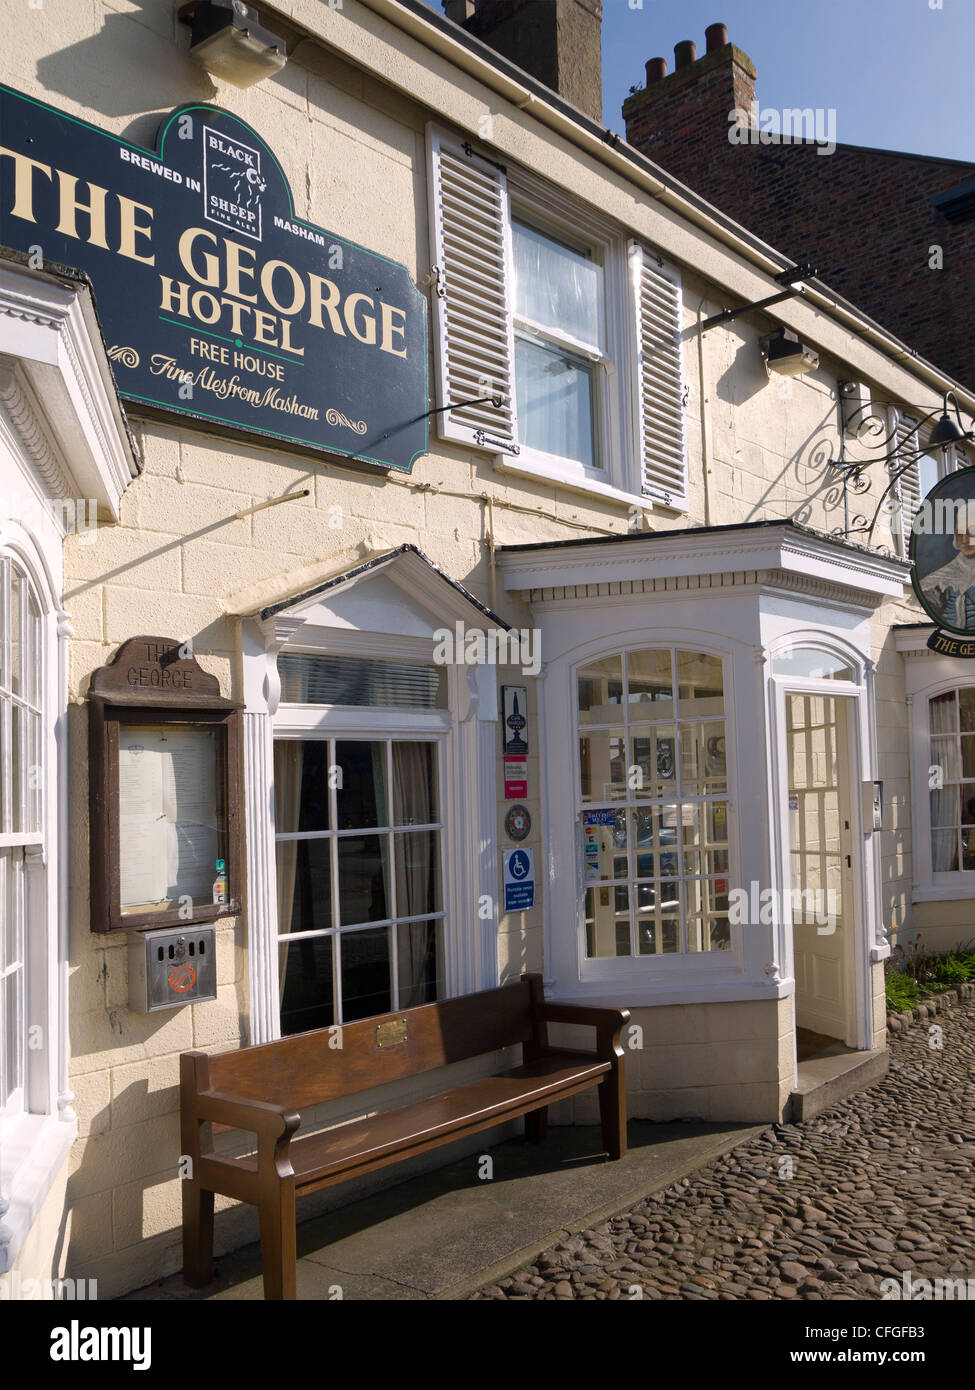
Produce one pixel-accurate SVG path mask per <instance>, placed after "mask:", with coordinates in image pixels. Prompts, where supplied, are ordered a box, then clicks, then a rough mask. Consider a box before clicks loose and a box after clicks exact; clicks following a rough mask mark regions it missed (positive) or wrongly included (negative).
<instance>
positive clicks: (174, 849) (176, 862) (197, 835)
mask: <svg viewBox="0 0 975 1390" xmlns="http://www.w3.org/2000/svg"><path fill="white" fill-rule="evenodd" d="M216 740H217V734H216V733H215V732H212V731H210V730H208V729H178V728H173V727H163V728H160V727H158V726H157V727H154V728H149V727H145V728H144V727H140V726H134V725H129V726H127V727H123V728H122V729H121V731H120V733H119V873H120V879H121V885H120V886H121V907H122V910H123V912H124V911H125V910H126V909H128V910H132V909H133V908H136V907H141V908H145V907H149V908H152V907H158V908H159V909H160V910H161V911H163V910H166V909H167V908H168V907H170V906H171V905H172V904H174V903H176V902H178V900H179V899H180V898H182V897H189V898H193V899H199V898H204V899H206V900H207V901H209V900H210V898H211V896H212V891H213V883H214V879H215V877H216V862H217V855H218V853H219V848H218V832H219V826H218V823H217V809H216V788H217V780H216V770H217V769H216V747H217V745H216Z"/></svg>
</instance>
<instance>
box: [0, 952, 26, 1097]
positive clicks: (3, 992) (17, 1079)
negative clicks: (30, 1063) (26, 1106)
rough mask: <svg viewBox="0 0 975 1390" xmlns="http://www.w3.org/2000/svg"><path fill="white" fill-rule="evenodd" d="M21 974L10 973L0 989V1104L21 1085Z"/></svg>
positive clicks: (22, 1025) (22, 1005)
mask: <svg viewBox="0 0 975 1390" xmlns="http://www.w3.org/2000/svg"><path fill="white" fill-rule="evenodd" d="M23 979H24V977H23V974H22V972H21V971H19V970H14V971H12V972H11V973H10V974H9V975H8V976H7V978H6V980H4V981H3V988H2V989H0V1005H2V1009H3V1026H4V1032H5V1042H6V1046H5V1047H4V1053H5V1058H6V1066H5V1068H4V1070H5V1073H6V1074H5V1075H4V1076H3V1077H2V1078H0V1087H2V1089H0V1103H2V1102H6V1101H7V1100H8V1099H9V1097H10V1094H11V1092H13V1091H16V1090H17V1089H18V1088H19V1087H20V1086H22V1085H23V1082H24V1077H23V1055H24V1036H23V1035H24V1013H23V1008H24V1001H23Z"/></svg>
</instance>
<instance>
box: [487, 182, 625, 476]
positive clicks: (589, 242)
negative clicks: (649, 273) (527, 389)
mask: <svg viewBox="0 0 975 1390" xmlns="http://www.w3.org/2000/svg"><path fill="white" fill-rule="evenodd" d="M508 190H509V224H510V228H511V229H513V225H514V223H515V222H523V223H525V224H526V225H528V226H531V227H532V228H534V230H536V231H538V232H540V233H541V234H542V235H543V236H550V237H552V238H553V239H554V240H557V241H562V242H564V243H565V244H566V245H568V246H570V247H571V246H574V247H576V248H579V249H583V248H584V249H585V250H588V251H589V252H590V254H591V256H592V259H593V261H594V262H595V263H596V264H597V265H598V266H599V267H600V269H601V270H602V277H601V287H600V306H599V309H600V319H601V326H602V336H603V341H602V344H601V345H599V344H592V343H584V342H580V341H579V340H577V339H576V338H574V337H573V336H572V335H571V334H569V333H565V332H560V331H559V330H558V328H557V326H554V325H549V324H538V323H535V322H533V321H532V320H531V319H528V318H525V317H523V316H521V315H519V314H518V313H517V311H516V309H515V307H514V302H513V295H514V285H515V277H516V266H515V259H514V236H513V234H510V233H509V237H508V256H509V265H508V276H509V283H510V284H511V286H512V305H511V325H512V338H513V340H514V341H517V339H518V337H519V336H521V335H522V334H524V336H526V337H530V338H535V339H536V340H538V341H539V342H541V343H543V344H545V345H548V346H552V347H555V348H558V349H560V350H562V351H564V352H566V353H567V354H569V355H572V356H575V357H578V358H580V359H582V360H583V361H585V362H586V363H587V364H588V365H590V366H592V367H593V368H594V369H595V370H594V371H593V374H592V381H593V411H594V416H595V418H594V420H593V444H594V448H595V453H596V457H597V458H598V459H599V460H600V461H601V466H599V467H592V468H590V467H588V466H586V465H585V464H583V463H581V462H580V461H579V460H577V459H568V458H562V457H560V456H559V455H557V454H550V453H547V452H544V451H542V450H539V449H531V448H529V447H528V446H527V445H526V444H525V443H524V442H523V440H522V439H521V437H520V436H519V440H518V444H519V449H520V453H519V455H518V458H519V460H520V463H521V466H522V467H523V468H526V469H529V470H531V471H532V472H534V473H536V474H538V475H539V476H542V477H546V478H552V479H554V480H556V481H559V482H563V483H573V484H578V485H581V486H582V487H584V488H588V487H590V486H595V487H597V488H600V487H603V488H615V489H617V490H618V491H620V492H624V493H637V492H639V487H638V486H637V483H638V479H636V478H629V477H627V475H626V471H625V462H624V461H625V460H626V459H627V458H630V457H632V455H631V454H630V451H629V450H628V449H627V448H626V432H627V417H628V411H627V410H626V409H625V407H624V401H623V399H622V398H621V397H622V395H623V393H622V391H621V381H622V382H625V381H626V380H627V372H628V370H629V367H630V343H629V335H628V333H627V316H626V313H625V308H626V302H627V282H626V239H625V237H623V236H622V235H620V234H615V233H614V232H612V230H611V229H610V228H609V227H608V226H607V225H606V224H605V223H603V222H601V221H600V220H599V219H595V218H592V217H590V216H588V215H587V214H586V213H585V211H584V210H583V209H581V208H580V207H579V206H578V205H574V204H572V203H570V202H569V200H567V199H565V198H562V197H560V196H558V195H557V194H556V193H554V192H553V191H552V190H551V189H550V188H548V187H547V186H546V185H544V184H543V183H542V182H541V181H540V180H536V179H533V178H531V177H530V176H529V175H526V174H524V173H521V172H520V171H519V172H511V173H509V175H508ZM515 371H516V368H515V362H514V353H513V354H512V377H513V380H514V389H515V392H516V393H517V389H518V384H517V379H516V377H515Z"/></svg>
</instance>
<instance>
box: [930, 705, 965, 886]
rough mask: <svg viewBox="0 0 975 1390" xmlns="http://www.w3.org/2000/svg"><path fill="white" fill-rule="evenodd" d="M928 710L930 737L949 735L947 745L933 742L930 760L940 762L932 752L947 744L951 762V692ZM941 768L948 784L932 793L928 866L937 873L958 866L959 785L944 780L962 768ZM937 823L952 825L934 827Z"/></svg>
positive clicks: (955, 730)
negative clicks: (938, 828)
mask: <svg viewBox="0 0 975 1390" xmlns="http://www.w3.org/2000/svg"><path fill="white" fill-rule="evenodd" d="M928 710H929V712H930V719H931V737H932V739H933V738H935V737H937V736H938V735H939V734H940V735H950V736H951V743H950V744H948V742H947V740H946V741H945V742H942V743H940V744H938V745H935V744H934V743H932V745H931V749H932V752H931V762H932V763H934V764H937V763H940V762H942V756H943V755H941V754H940V753H936V752H935V751H934V750H935V748H936V747H937V748H938V749H941V748H945V747H950V748H951V750H952V758H951V761H952V762H954V761H955V759H956V758H957V741H958V724H957V719H958V714H957V704H956V700H955V693H954V691H952V692H951V693H950V694H949V695H947V696H946V695H939V696H936V697H935V699H933V700H931V701H929V703H928ZM943 771H944V774H945V780H946V783H947V784H946V785H945V786H943V787H936V788H934V789H933V790H932V792H931V867H932V869H933V870H934V872H935V873H936V874H944V873H951V872H953V871H954V870H955V869H957V868H958V831H957V821H958V786H957V783H955V784H952V783H951V782H947V778H948V777H950V776H952V775H954V776H960V775H961V769H960V768H958V769H955V768H953V767H945V768H943ZM936 826H946V827H951V828H950V829H945V830H937V829H935V827H936Z"/></svg>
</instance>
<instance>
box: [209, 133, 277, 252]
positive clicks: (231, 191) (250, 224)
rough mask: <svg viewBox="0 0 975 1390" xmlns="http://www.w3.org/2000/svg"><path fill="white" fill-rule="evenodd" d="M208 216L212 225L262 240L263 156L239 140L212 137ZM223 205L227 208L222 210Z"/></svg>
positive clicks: (264, 186) (264, 182)
mask: <svg viewBox="0 0 975 1390" xmlns="http://www.w3.org/2000/svg"><path fill="white" fill-rule="evenodd" d="M206 155H207V162H206V176H207V177H206V209H205V210H206V216H207V218H208V220H209V221H211V222H219V223H220V224H221V225H222V226H225V227H232V228H233V229H234V230H235V231H238V232H244V233H245V235H247V236H252V237H254V239H255V240H256V241H260V240H261V196H262V194H263V193H264V192H265V191H266V190H267V182H266V180H265V179H264V178H262V177H261V162H260V160H261V157H260V155H259V154H258V152H257V151H256V150H252V149H250V148H249V147H248V146H247V145H243V144H241V143H240V142H239V141H234V140H231V139H230V137H228V136H225V135H221V136H220V137H219V138H214V137H213V136H211V137H210V140H208V142H207V147H206ZM221 203H224V204H226V206H223V207H221Z"/></svg>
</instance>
